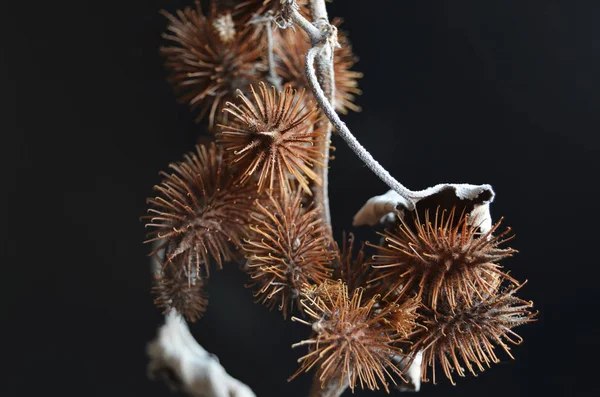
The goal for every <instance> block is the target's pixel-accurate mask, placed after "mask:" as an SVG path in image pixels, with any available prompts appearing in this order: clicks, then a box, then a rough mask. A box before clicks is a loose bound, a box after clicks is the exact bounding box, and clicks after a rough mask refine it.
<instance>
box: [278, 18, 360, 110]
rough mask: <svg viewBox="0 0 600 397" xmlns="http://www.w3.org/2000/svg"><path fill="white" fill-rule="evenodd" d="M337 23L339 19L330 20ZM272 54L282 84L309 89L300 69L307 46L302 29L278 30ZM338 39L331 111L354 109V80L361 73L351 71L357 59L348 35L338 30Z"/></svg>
mask: <svg viewBox="0 0 600 397" xmlns="http://www.w3.org/2000/svg"><path fill="white" fill-rule="evenodd" d="M333 23H334V24H335V25H339V24H340V23H341V22H340V20H337V21H334V22H333ZM274 37H275V39H276V40H275V47H274V49H273V50H274V54H275V56H276V60H277V66H276V71H277V74H278V75H279V76H280V77H281V78H282V79H283V81H284V83H286V84H290V85H291V86H292V87H294V88H296V89H301V88H306V89H309V88H310V87H309V85H308V81H307V79H306V72H305V70H304V62H305V57H306V53H307V52H308V50H309V49H310V47H311V44H310V40H309V38H308V36H307V35H306V34H305V33H304V32H294V31H292V30H291V29H287V30H280V31H279V32H278V34H276V35H275V36H274ZM338 42H339V43H340V45H341V47H339V48H336V50H335V52H334V55H333V69H334V78H335V110H337V111H338V112H340V113H342V114H347V113H348V109H350V110H353V111H355V112H358V111H360V107H359V106H357V105H356V104H355V103H354V100H355V98H356V96H357V95H360V94H361V93H362V91H361V90H360V89H359V88H358V79H360V78H362V77H363V74H362V73H361V72H357V71H353V70H351V69H352V67H354V64H355V63H356V62H357V60H358V58H357V57H356V56H355V55H354V54H353V53H352V45H351V44H350V40H349V39H348V37H347V36H346V35H345V34H344V33H343V32H341V31H338Z"/></svg>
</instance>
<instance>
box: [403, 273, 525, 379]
mask: <svg viewBox="0 0 600 397" xmlns="http://www.w3.org/2000/svg"><path fill="white" fill-rule="evenodd" d="M522 285H523V284H522ZM519 288H520V286H519V287H515V286H511V287H510V288H508V289H506V290H504V291H501V292H497V293H495V294H493V295H489V296H487V297H485V298H484V299H482V298H481V297H480V296H478V295H476V294H473V296H472V297H471V302H468V303H467V301H466V300H465V299H460V300H459V301H458V302H457V305H455V306H454V307H450V306H449V305H448V304H443V305H439V306H438V310H437V311H435V310H432V309H425V310H423V312H422V321H421V323H422V324H423V325H424V326H425V327H426V328H427V329H426V330H421V331H420V332H419V334H418V336H417V337H416V338H415V339H414V340H415V344H414V345H413V351H414V352H418V351H420V350H423V365H422V367H421V369H422V378H423V381H428V379H427V371H428V368H431V369H432V371H433V383H436V375H435V367H436V364H437V362H439V363H440V364H441V365H442V369H443V370H444V374H445V375H446V377H447V378H448V379H449V380H450V382H452V384H455V382H454V379H453V378H452V374H453V373H454V372H455V373H456V374H457V375H458V376H461V377H462V376H465V369H464V368H463V366H465V367H466V368H467V369H468V370H469V372H471V373H472V374H473V375H477V371H479V372H481V371H483V370H484V369H485V368H484V365H485V366H486V367H490V364H491V363H498V362H499V361H500V360H499V359H498V357H497V356H496V353H495V352H494V349H495V346H494V345H499V346H501V347H502V349H503V350H504V351H505V352H506V353H507V354H508V355H509V356H510V357H511V358H513V356H512V355H511V354H510V347H509V346H508V344H507V343H510V344H513V345H518V344H520V343H521V342H522V338H521V337H520V336H519V335H517V334H516V333H515V332H513V331H512V328H514V327H516V326H518V325H521V324H525V323H528V322H531V321H535V320H534V318H533V317H534V316H535V315H536V313H532V312H531V311H530V308H531V307H532V305H533V304H532V302H526V301H524V300H522V299H519V298H517V297H516V296H515V295H514V294H515V292H516V291H517V290H519Z"/></svg>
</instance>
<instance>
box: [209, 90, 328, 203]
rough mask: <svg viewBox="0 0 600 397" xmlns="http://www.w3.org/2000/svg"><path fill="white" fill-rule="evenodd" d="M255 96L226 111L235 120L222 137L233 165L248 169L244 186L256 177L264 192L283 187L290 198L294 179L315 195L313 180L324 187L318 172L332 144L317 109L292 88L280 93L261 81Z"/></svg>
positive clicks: (229, 105) (223, 127) (219, 138)
mask: <svg viewBox="0 0 600 397" xmlns="http://www.w3.org/2000/svg"><path fill="white" fill-rule="evenodd" d="M250 91H251V93H252V96H251V98H248V97H246V96H245V95H243V94H240V102H239V103H237V104H233V103H230V102H228V103H227V107H226V108H225V112H227V113H229V114H230V115H231V116H232V117H231V118H230V122H228V123H227V124H223V125H220V126H219V127H220V128H221V131H220V132H219V133H218V135H217V142H218V143H219V144H220V145H221V147H223V149H224V150H225V152H227V153H228V155H229V161H230V163H231V164H235V165H238V166H239V167H240V168H241V169H242V170H243V173H242V174H241V180H240V182H241V183H246V182H247V181H248V180H249V179H250V178H251V177H252V176H254V175H256V176H257V178H256V180H257V182H256V185H257V188H258V191H259V192H262V191H264V190H266V189H268V190H270V191H273V190H274V189H275V188H276V187H277V186H279V188H280V190H281V191H282V194H289V193H290V192H291V191H292V190H293V187H292V183H293V181H290V179H293V180H294V181H295V182H297V183H298V184H299V185H300V186H301V187H302V189H304V191H305V192H306V193H308V194H310V193H311V190H310V187H309V180H313V181H315V182H316V183H317V184H321V183H322V181H321V179H320V177H319V176H318V175H317V173H316V172H315V171H314V170H313V167H315V166H322V161H323V150H322V147H323V146H324V145H325V144H326V142H327V141H326V138H325V137H326V131H325V129H324V128H322V124H323V123H320V124H321V127H315V125H316V124H317V121H318V120H319V115H318V112H317V108H316V105H315V104H314V103H312V102H311V101H309V100H307V97H306V95H305V94H304V92H300V93H298V92H296V91H295V90H293V89H292V88H291V87H286V89H285V90H284V91H283V92H277V91H276V90H275V88H274V87H271V88H268V87H267V86H266V85H265V84H264V83H262V82H261V83H260V84H259V85H258V92H257V91H256V90H255V88H254V87H251V88H250Z"/></svg>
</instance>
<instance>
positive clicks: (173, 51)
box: [160, 1, 264, 128]
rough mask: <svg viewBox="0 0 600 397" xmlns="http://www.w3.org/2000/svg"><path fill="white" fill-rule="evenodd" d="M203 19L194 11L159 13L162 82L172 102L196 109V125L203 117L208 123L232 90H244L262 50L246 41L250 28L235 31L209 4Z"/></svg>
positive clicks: (255, 72)
mask: <svg viewBox="0 0 600 397" xmlns="http://www.w3.org/2000/svg"><path fill="white" fill-rule="evenodd" d="M211 8H212V10H213V11H214V12H211V13H210V15H209V16H208V17H206V16H205V15H204V14H203V13H202V10H201V8H200V2H199V1H196V7H195V8H192V7H186V8H185V9H183V10H178V11H177V14H176V15H173V14H170V13H168V12H166V11H162V14H163V15H164V16H166V17H167V18H168V20H169V25H168V27H167V33H165V34H163V37H164V38H165V39H166V40H168V41H169V42H170V44H169V45H167V46H164V47H162V48H161V49H160V52H161V54H162V55H163V56H164V57H165V58H166V59H165V67H166V69H167V70H168V72H169V77H168V80H169V82H170V83H171V84H173V86H174V87H175V92H176V94H177V96H178V100H179V102H181V103H186V104H189V106H190V107H191V109H192V110H196V109H197V108H199V109H200V113H199V115H198V117H197V118H196V121H200V120H201V119H202V118H203V117H204V115H205V114H206V113H207V112H210V113H209V124H210V126H211V128H212V126H213V125H214V119H215V115H216V114H217V111H219V110H220V109H221V108H222V106H223V104H224V103H225V101H226V100H227V99H231V98H232V97H233V95H234V93H235V92H236V90H238V89H241V90H245V89H247V87H248V85H250V84H251V83H252V82H254V81H255V80H256V79H257V78H258V77H259V76H260V73H261V72H262V71H263V70H264V65H263V64H262V60H261V55H262V47H261V46H260V45H257V44H256V42H255V41H253V40H252V38H251V34H250V33H251V32H250V30H251V29H252V26H249V27H247V28H245V29H244V30H240V31H236V30H235V27H234V26H233V24H232V23H231V15H230V14H227V13H225V14H220V15H216V14H217V13H216V8H215V5H214V2H212V3H211Z"/></svg>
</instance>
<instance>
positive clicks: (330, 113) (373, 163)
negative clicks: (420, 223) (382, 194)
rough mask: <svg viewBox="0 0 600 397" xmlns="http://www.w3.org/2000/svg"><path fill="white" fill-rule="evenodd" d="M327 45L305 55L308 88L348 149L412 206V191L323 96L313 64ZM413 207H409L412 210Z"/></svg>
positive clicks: (313, 49)
mask: <svg viewBox="0 0 600 397" xmlns="http://www.w3.org/2000/svg"><path fill="white" fill-rule="evenodd" d="M327 46H328V44H323V45H319V46H315V47H312V48H311V49H310V50H309V51H308V54H307V55H306V65H305V67H306V75H307V77H308V83H309V85H310V88H311V89H312V91H313V93H314V95H315V98H316V99H317V102H319V105H320V106H321V109H323V112H324V113H325V115H326V116H327V118H328V119H329V121H331V124H333V126H334V128H335V129H336V130H337V131H338V133H339V134H340V136H341V137H342V138H343V139H344V141H346V143H347V144H348V146H349V147H350V149H352V151H353V152H354V153H355V154H356V155H357V156H358V158H360V159H361V160H362V161H363V162H364V163H365V164H366V165H367V167H369V169H371V171H373V173H375V175H377V176H378V177H379V179H381V180H382V181H383V182H384V183H385V184H386V185H388V186H389V187H390V188H391V189H393V190H394V191H396V192H398V194H400V195H401V196H403V197H405V198H406V199H408V201H409V202H410V205H411V206H412V207H413V208H414V202H413V194H412V192H411V191H410V190H409V189H407V188H406V187H404V185H402V184H401V183H400V182H398V181H397V180H396V179H395V178H394V177H393V176H392V175H391V174H390V173H389V172H388V171H387V170H386V169H385V168H383V166H382V165H381V164H379V162H378V161H377V160H375V159H374V158H373V156H371V153H369V152H368V151H367V149H365V148H364V146H362V145H361V144H360V142H358V140H357V139H356V138H355V137H354V135H352V132H350V130H349V129H348V127H347V126H346V123H344V122H343V121H342V120H341V119H340V117H339V116H338V114H337V113H336V112H335V109H334V108H333V106H332V105H331V103H329V101H328V100H327V97H326V96H325V93H324V92H323V89H322V88H321V86H320V84H319V82H318V80H317V76H316V72H315V66H314V62H315V58H316V56H317V54H318V52H319V51H325V50H326V48H327ZM331 50H333V49H331ZM413 208H409V209H411V210H412V209H413Z"/></svg>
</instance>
